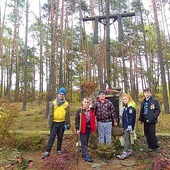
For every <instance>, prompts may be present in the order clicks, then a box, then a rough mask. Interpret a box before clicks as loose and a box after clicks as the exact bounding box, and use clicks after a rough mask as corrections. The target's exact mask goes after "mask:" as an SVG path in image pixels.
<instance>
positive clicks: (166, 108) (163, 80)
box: [152, 0, 170, 113]
mask: <svg viewBox="0 0 170 170" xmlns="http://www.w3.org/2000/svg"><path fill="white" fill-rule="evenodd" d="M152 4H153V12H154V20H155V25H156V32H157V43H158V57H159V63H160V70H161V83H162V90H163V105H164V112H165V113H170V111H169V102H168V93H167V82H166V78H165V69H164V66H165V63H164V57H163V52H162V43H161V35H160V28H159V22H158V16H157V7H156V1H155V0H152Z"/></svg>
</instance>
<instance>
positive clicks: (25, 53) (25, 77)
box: [22, 0, 29, 111]
mask: <svg viewBox="0 0 170 170" xmlns="http://www.w3.org/2000/svg"><path fill="white" fill-rule="evenodd" d="M28 12H29V3H28V0H27V1H26V26H25V47H24V61H25V62H24V64H25V69H24V100H23V105H22V110H23V111H25V110H26V105H27V83H28V77H27V74H28V73H27V70H28V61H27V59H28V46H27V43H28Z"/></svg>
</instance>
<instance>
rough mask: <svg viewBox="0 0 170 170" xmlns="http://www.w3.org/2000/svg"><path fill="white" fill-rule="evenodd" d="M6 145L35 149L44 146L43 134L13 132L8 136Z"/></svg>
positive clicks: (25, 149)
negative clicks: (8, 139) (8, 140)
mask: <svg viewBox="0 0 170 170" xmlns="http://www.w3.org/2000/svg"><path fill="white" fill-rule="evenodd" d="M6 145H8V147H11V148H16V149H19V150H22V151H36V150H39V149H42V148H45V146H46V139H45V137H44V135H40V134H36V133H30V134H25V133H23V134H20V133H18V134H17V133H14V134H12V135H11V137H10V142H9V143H6Z"/></svg>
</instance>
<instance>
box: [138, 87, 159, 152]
mask: <svg viewBox="0 0 170 170" xmlns="http://www.w3.org/2000/svg"><path fill="white" fill-rule="evenodd" d="M143 94H144V96H145V99H144V100H143V101H142V103H141V109H140V116H139V121H141V123H144V134H145V136H146V139H147V144H148V152H152V151H156V152H157V150H158V148H159V145H158V141H157V136H156V123H157V121H158V116H159V114H160V111H161V110H160V105H159V102H158V100H157V99H155V98H154V97H153V96H152V90H151V88H149V87H147V88H145V89H144V90H143Z"/></svg>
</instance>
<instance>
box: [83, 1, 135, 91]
mask: <svg viewBox="0 0 170 170" xmlns="http://www.w3.org/2000/svg"><path fill="white" fill-rule="evenodd" d="M109 8H110V7H109V0H106V16H95V17H86V18H83V21H95V29H94V44H98V22H100V23H102V24H104V25H105V26H106V31H107V34H106V41H107V42H106V63H107V64H106V65H107V83H108V85H109V87H110V88H111V86H110V73H111V69H110V19H111V18H114V20H113V23H114V22H115V21H116V20H118V31H119V41H123V27H122V21H121V18H123V17H132V16H135V13H134V12H133V13H124V14H116V15H110V9H109ZM103 19H105V20H106V22H105V23H104V22H102V20H103Z"/></svg>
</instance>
